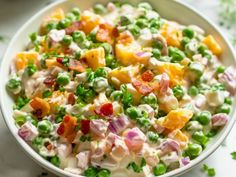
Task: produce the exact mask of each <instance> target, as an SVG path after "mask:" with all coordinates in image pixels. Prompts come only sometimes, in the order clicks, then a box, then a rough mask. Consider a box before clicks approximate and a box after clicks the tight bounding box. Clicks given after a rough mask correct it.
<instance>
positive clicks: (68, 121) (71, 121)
mask: <svg viewBox="0 0 236 177" xmlns="http://www.w3.org/2000/svg"><path fill="white" fill-rule="evenodd" d="M76 127H77V118H76V117H72V116H69V115H65V116H64V118H63V120H62V123H61V124H60V126H59V128H58V129H57V133H58V135H60V136H63V137H64V138H66V139H67V141H69V142H72V141H73V140H74V138H75V136H76V133H77V130H76Z"/></svg>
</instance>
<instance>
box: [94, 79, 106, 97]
mask: <svg viewBox="0 0 236 177" xmlns="http://www.w3.org/2000/svg"><path fill="white" fill-rule="evenodd" d="M107 87H108V82H107V79H106V78H104V77H97V78H95V79H94V81H93V89H94V90H95V91H96V92H98V93H99V92H102V91H104V90H105V89H106V88H107Z"/></svg>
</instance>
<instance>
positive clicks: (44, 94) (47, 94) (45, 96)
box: [42, 90, 52, 98]
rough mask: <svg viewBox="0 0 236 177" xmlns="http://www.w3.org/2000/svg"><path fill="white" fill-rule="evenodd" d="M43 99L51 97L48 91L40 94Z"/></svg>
mask: <svg viewBox="0 0 236 177" xmlns="http://www.w3.org/2000/svg"><path fill="white" fill-rule="evenodd" d="M42 96H43V98H48V97H50V96H52V92H51V91H50V90H45V91H44V92H43V94H42Z"/></svg>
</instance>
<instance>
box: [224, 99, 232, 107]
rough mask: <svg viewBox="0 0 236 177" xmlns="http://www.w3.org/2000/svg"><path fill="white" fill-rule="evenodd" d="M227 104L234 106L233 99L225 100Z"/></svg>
mask: <svg viewBox="0 0 236 177" xmlns="http://www.w3.org/2000/svg"><path fill="white" fill-rule="evenodd" d="M224 102H225V104H228V105H231V104H232V99H231V98H225V101H224Z"/></svg>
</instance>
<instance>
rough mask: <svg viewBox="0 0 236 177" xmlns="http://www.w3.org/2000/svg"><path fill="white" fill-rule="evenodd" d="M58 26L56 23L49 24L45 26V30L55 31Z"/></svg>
mask: <svg viewBox="0 0 236 177" xmlns="http://www.w3.org/2000/svg"><path fill="white" fill-rule="evenodd" d="M57 26H58V24H57V23H56V22H50V23H48V24H47V26H46V29H47V31H51V30H52V29H56V28H57Z"/></svg>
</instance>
